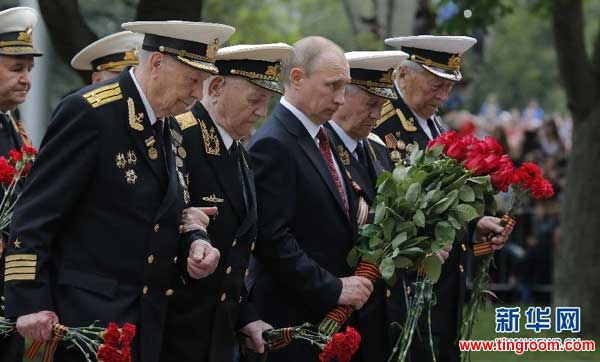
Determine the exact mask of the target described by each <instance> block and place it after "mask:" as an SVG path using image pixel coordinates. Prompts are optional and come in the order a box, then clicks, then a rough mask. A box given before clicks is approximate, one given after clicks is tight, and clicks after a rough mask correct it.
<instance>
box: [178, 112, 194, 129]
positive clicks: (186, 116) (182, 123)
mask: <svg viewBox="0 0 600 362" xmlns="http://www.w3.org/2000/svg"><path fill="white" fill-rule="evenodd" d="M175 120H176V121H177V123H179V128H181V130H182V131H185V130H186V129H188V128H190V127H194V126H197V125H198V122H197V121H196V117H194V114H193V113H192V112H185V113H182V114H180V115H177V116H175Z"/></svg>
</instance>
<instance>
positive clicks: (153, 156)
mask: <svg viewBox="0 0 600 362" xmlns="http://www.w3.org/2000/svg"><path fill="white" fill-rule="evenodd" d="M148 157H150V159H151V160H156V159H157V158H158V151H157V150H156V148H154V146H152V147H150V148H148Z"/></svg>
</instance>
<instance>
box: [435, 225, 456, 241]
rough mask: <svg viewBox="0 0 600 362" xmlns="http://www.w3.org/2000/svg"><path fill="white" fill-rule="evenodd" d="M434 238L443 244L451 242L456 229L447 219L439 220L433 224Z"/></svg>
mask: <svg viewBox="0 0 600 362" xmlns="http://www.w3.org/2000/svg"><path fill="white" fill-rule="evenodd" d="M434 233H435V238H436V240H438V241H440V242H442V243H444V244H452V242H454V236H455V235H456V231H455V230H454V228H453V227H452V225H451V224H450V223H449V222H447V221H440V222H438V223H437V224H435V231H434Z"/></svg>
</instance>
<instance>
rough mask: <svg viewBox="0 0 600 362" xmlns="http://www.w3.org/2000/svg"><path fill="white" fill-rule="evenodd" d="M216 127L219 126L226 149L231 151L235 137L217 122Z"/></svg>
mask: <svg viewBox="0 0 600 362" xmlns="http://www.w3.org/2000/svg"><path fill="white" fill-rule="evenodd" d="M213 121H214V120H213ZM215 126H217V129H218V130H219V134H220V135H221V139H222V140H223V143H224V144H225V148H227V151H229V148H230V147H231V145H232V144H233V137H231V135H230V134H229V133H228V132H227V131H225V128H223V127H221V126H219V124H218V123H217V122H216V121H215Z"/></svg>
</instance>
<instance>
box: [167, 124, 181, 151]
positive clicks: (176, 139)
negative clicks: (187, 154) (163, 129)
mask: <svg viewBox="0 0 600 362" xmlns="http://www.w3.org/2000/svg"><path fill="white" fill-rule="evenodd" d="M170 134H171V141H172V143H173V144H174V145H175V146H177V147H178V146H181V142H183V136H182V135H181V133H179V132H178V131H176V130H174V129H173V128H171V129H170Z"/></svg>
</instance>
